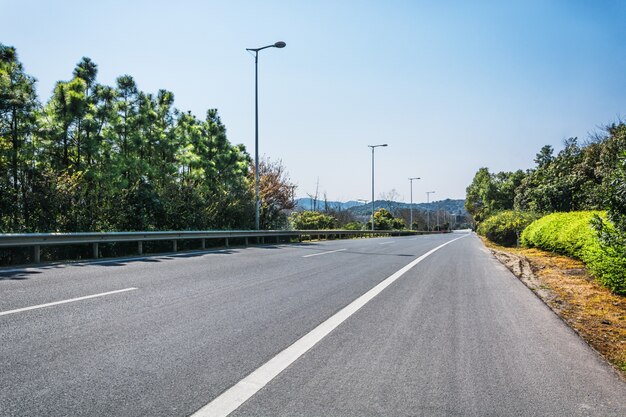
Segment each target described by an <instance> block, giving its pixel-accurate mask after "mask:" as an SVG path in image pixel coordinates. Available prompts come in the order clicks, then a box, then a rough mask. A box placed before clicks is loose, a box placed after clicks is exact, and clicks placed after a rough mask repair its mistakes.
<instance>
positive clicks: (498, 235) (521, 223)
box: [477, 210, 538, 246]
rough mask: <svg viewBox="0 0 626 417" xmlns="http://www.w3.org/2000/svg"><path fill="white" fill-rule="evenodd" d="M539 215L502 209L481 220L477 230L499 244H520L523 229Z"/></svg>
mask: <svg viewBox="0 0 626 417" xmlns="http://www.w3.org/2000/svg"><path fill="white" fill-rule="evenodd" d="M537 217H538V216H537V215H535V214H533V213H527V212H521V211H514V210H507V211H502V212H500V213H497V214H494V215H493V216H490V217H488V218H487V219H486V220H484V221H483V222H481V223H480V224H479V225H478V228H477V232H478V233H479V234H480V235H482V236H485V237H486V238H487V239H489V240H491V241H492V242H495V243H497V244H499V245H503V246H515V245H517V244H518V240H519V237H520V235H521V233H522V231H523V230H524V229H525V228H526V227H527V226H528V225H529V224H531V223H532V222H533V221H535V220H536V219H537Z"/></svg>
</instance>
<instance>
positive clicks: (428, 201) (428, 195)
mask: <svg viewBox="0 0 626 417" xmlns="http://www.w3.org/2000/svg"><path fill="white" fill-rule="evenodd" d="M431 194H435V192H434V191H426V204H430V195H431ZM426 214H427V215H428V231H429V232H430V207H428V208H427V210H426Z"/></svg>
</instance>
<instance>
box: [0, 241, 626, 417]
mask: <svg viewBox="0 0 626 417" xmlns="http://www.w3.org/2000/svg"><path fill="white" fill-rule="evenodd" d="M435 249H436V250H435ZM0 340H2V343H1V344H0V370H1V372H0V386H1V387H2V389H1V390H0V415H1V416H93V415H107V416H116V417H119V416H190V415H194V416H196V417H201V416H208V415H231V416H620V417H623V416H626V384H625V383H624V382H623V381H622V380H621V379H620V378H619V377H618V376H617V374H616V373H615V372H614V370H613V369H612V368H611V367H610V366H609V365H608V364H606V363H605V362H604V361H603V359H601V358H600V357H599V356H598V355H597V354H596V353H595V352H594V351H593V350H592V349H590V348H589V347H588V346H587V345H586V344H585V343H584V342H583V341H582V340H581V339H580V338H579V337H578V336H577V335H576V334H575V333H574V332H573V331H572V330H571V329H569V328H568V327H567V326H566V325H565V324H564V323H563V322H562V321H561V320H560V319H559V318H558V317H557V316H555V315H554V313H552V312H551V311H550V310H549V309H548V308H547V307H546V306H545V305H544V304H543V303H542V302H541V301H540V300H539V299H537V298H536V297H535V295H534V294H533V293H532V292H530V291H529V290H528V289H527V288H526V287H525V286H524V285H523V284H521V283H520V282H519V281H518V280H517V279H516V278H515V277H514V276H513V275H512V274H511V273H510V272H509V271H508V270H506V268H504V267H503V266H502V265H500V264H499V263H498V262H497V261H496V260H495V259H494V258H493V257H492V256H491V255H490V254H489V252H488V251H487V250H486V249H485V248H484V247H483V246H482V244H481V242H480V241H479V239H478V238H476V237H475V236H474V235H471V234H461V233H453V234H447V235H433V236H418V237H397V238H375V239H352V240H336V241H326V242H320V243H313V244H301V245H277V246H272V245H267V246H262V247H250V248H240V249H237V248H231V249H228V250H223V251H215V252H206V253H194V254H182V255H180V254H179V255H175V256H174V255H171V256H154V257H145V258H142V259H135V260H126V261H124V260H121V261H98V262H91V263H89V262H87V263H84V264H76V265H65V266H64V265H57V266H48V267H35V268H29V269H25V270H6V269H5V270H4V272H0Z"/></svg>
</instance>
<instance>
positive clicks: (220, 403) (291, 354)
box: [191, 235, 468, 417]
mask: <svg viewBox="0 0 626 417" xmlns="http://www.w3.org/2000/svg"><path fill="white" fill-rule="evenodd" d="M466 236H468V235H465V236H461V237H458V238H456V239H452V240H450V241H448V242H446V243H444V244H443V245H439V246H437V247H436V248H434V249H431V250H430V251H428V252H426V253H425V254H423V255H422V256H420V257H419V258H417V259H414V260H413V261H412V262H410V263H409V264H408V265H406V266H404V267H403V268H402V269H400V270H398V271H396V272H395V273H394V274H393V275H391V276H389V277H387V278H385V280H384V281H382V282H381V283H379V284H378V285H376V286H375V287H374V288H372V289H371V290H369V291H368V292H366V293H365V294H363V295H362V296H360V297H359V298H357V299H356V300H354V301H353V302H351V303H350V304H348V305H347V306H346V307H344V308H343V309H341V310H339V311H338V312H337V313H335V314H334V315H333V316H331V317H330V318H329V319H327V320H326V321H325V322H323V323H322V324H320V325H319V326H317V327H316V328H315V329H313V330H311V331H310V332H309V333H307V334H305V335H304V336H302V338H300V339H298V340H297V341H296V342H295V343H294V344H293V345H291V346H289V347H288V348H286V349H285V350H283V351H282V352H280V353H279V354H278V355H276V356H274V357H273V358H272V359H270V360H269V361H267V362H266V363H265V364H263V365H261V366H260V367H259V368H257V369H256V370H255V371H253V372H252V373H251V374H250V375H248V376H247V377H245V378H244V379H242V380H241V381H239V382H238V383H237V384H235V385H233V386H232V387H230V388H229V389H227V390H226V391H224V392H223V393H222V394H220V395H219V396H217V397H216V398H215V399H214V400H212V401H211V402H209V403H208V404H207V405H205V406H204V407H202V408H201V409H200V410H198V411H196V412H195V413H194V414H192V415H191V417H226V416H228V415H229V414H230V413H232V412H233V411H235V410H236V409H237V408H239V406H240V405H241V404H243V403H244V402H246V401H247V400H248V399H249V398H250V397H252V396H253V395H254V394H256V393H257V392H258V391H259V390H260V389H261V388H263V387H264V386H265V385H267V384H268V383H269V382H270V381H271V380H272V379H274V378H275V377H276V376H278V375H279V374H280V373H281V372H282V371H284V370H285V369H286V368H287V367H288V366H289V365H291V364H292V363H294V362H295V361H296V360H297V359H298V358H299V357H300V356H302V355H303V354H304V353H306V352H307V351H308V350H309V349H311V348H312V347H313V346H315V345H316V344H317V343H318V342H319V341H320V340H322V339H323V338H324V337H326V336H327V335H328V334H329V333H330V332H332V331H333V330H334V329H335V328H337V326H339V325H340V324H341V323H343V322H344V321H346V320H347V319H348V318H349V317H350V316H352V315H353V314H354V313H356V312H357V311H358V310H359V309H360V308H361V307H363V306H364V305H365V304H367V303H368V302H369V301H371V300H372V299H373V298H374V297H376V296H377V295H378V294H380V293H381V292H382V291H383V290H384V289H385V288H387V287H388V286H390V285H391V284H393V283H394V282H395V281H396V280H397V279H398V278H400V277H401V276H402V275H404V274H405V273H406V272H407V271H409V270H410V269H411V268H413V267H414V266H415V265H417V264H418V263H420V262H422V261H423V260H424V259H426V258H427V257H428V256H430V255H432V254H433V253H434V252H436V251H438V250H439V249H441V248H443V247H444V246H446V245H449V244H450V243H452V242H454V241H456V240H459V239H463V238H464V237H466Z"/></svg>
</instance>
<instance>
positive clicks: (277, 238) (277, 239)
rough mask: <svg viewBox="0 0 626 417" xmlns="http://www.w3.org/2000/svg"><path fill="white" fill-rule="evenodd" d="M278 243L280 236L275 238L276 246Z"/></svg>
mask: <svg viewBox="0 0 626 417" xmlns="http://www.w3.org/2000/svg"><path fill="white" fill-rule="evenodd" d="M279 243H280V236H276V244H279Z"/></svg>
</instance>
